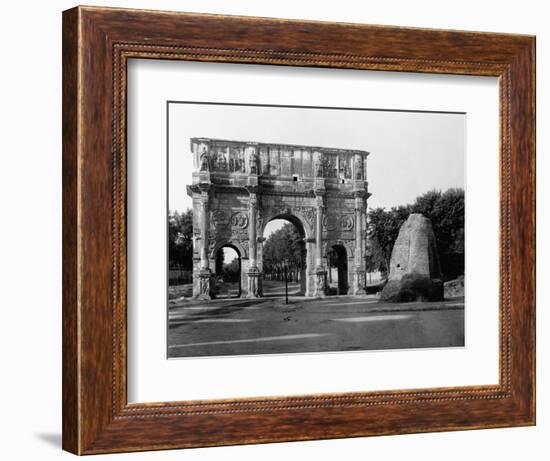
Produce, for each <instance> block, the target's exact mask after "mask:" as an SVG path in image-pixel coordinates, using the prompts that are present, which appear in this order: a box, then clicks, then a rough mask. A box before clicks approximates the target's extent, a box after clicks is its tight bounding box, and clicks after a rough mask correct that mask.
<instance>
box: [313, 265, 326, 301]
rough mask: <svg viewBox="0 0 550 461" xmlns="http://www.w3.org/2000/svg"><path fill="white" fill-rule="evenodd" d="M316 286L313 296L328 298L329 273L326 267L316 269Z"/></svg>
mask: <svg viewBox="0 0 550 461" xmlns="http://www.w3.org/2000/svg"><path fill="white" fill-rule="evenodd" d="M314 275H315V284H314V287H313V296H314V297H315V298H324V297H325V296H326V294H327V293H326V291H327V290H326V283H327V272H326V271H325V268H324V267H317V268H316V269H315V273H314Z"/></svg>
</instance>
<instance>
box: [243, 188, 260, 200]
mask: <svg viewBox="0 0 550 461" xmlns="http://www.w3.org/2000/svg"><path fill="white" fill-rule="evenodd" d="M244 188H245V189H246V191H247V192H248V194H249V195H250V196H251V197H252V196H253V195H254V196H255V195H257V194H258V191H259V190H260V188H259V187H258V186H257V185H247V186H244Z"/></svg>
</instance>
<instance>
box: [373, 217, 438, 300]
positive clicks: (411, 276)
mask: <svg viewBox="0 0 550 461" xmlns="http://www.w3.org/2000/svg"><path fill="white" fill-rule="evenodd" d="M380 299H381V300H383V301H390V302H409V301H417V300H419V301H420V300H421V301H439V300H442V299H443V282H442V281H441V271H440V266H439V257H438V253H437V247H436V241H435V235H434V233H433V229H432V223H431V221H430V220H429V219H428V218H426V217H425V216H424V215H422V214H420V213H412V214H411V215H410V216H409V218H408V219H407V221H405V222H404V223H403V225H402V226H401V229H399V235H398V237H397V240H396V241H395V244H394V246H393V250H392V255H391V261H390V275H389V280H388V283H387V284H386V286H385V287H384V289H383V290H382V292H381V294H380Z"/></svg>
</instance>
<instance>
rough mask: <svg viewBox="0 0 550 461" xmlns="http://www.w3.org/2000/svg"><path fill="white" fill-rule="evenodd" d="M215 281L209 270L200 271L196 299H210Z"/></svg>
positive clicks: (212, 295) (212, 296)
mask: <svg viewBox="0 0 550 461" xmlns="http://www.w3.org/2000/svg"><path fill="white" fill-rule="evenodd" d="M215 288H216V287H215V281H214V277H213V276H212V272H211V271H210V269H201V270H200V272H199V292H198V294H197V295H196V296H195V298H196V299H204V300H208V299H212V298H214V293H215Z"/></svg>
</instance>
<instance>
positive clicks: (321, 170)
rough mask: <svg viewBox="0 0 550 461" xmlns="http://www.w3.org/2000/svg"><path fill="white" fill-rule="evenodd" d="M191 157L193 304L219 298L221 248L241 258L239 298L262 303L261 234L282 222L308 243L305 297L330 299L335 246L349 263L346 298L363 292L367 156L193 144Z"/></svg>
mask: <svg viewBox="0 0 550 461" xmlns="http://www.w3.org/2000/svg"><path fill="white" fill-rule="evenodd" d="M191 153H192V155H193V173H192V178H193V179H192V184H189V185H188V186H187V193H188V194H189V195H190V196H191V197H192V200H193V296H194V297H195V298H198V299H211V298H213V297H215V295H216V286H215V276H216V275H219V274H216V270H217V268H216V263H215V258H216V252H217V251H218V250H219V249H220V248H221V247H223V246H231V247H233V248H235V249H236V251H237V252H238V253H239V256H240V261H241V297H247V298H256V297H260V296H262V246H263V244H264V241H265V239H264V238H263V233H264V229H265V226H266V225H267V223H268V222H269V221H271V220H273V219H278V218H280V219H286V220H288V221H290V222H292V223H293V224H294V225H295V226H296V227H297V229H298V230H299V231H300V233H301V234H302V236H303V243H304V253H305V260H306V265H305V266H306V267H305V278H304V286H303V291H304V294H305V296H309V297H323V296H325V295H326V294H327V268H328V267H329V264H330V261H329V260H328V258H329V251H330V250H331V249H332V248H333V247H335V246H338V247H341V249H342V250H344V251H340V252H339V255H340V258H341V257H342V255H345V257H347V264H343V263H341V267H345V268H346V270H347V277H346V283H348V282H347V281H349V282H350V283H349V290H347V291H348V294H363V293H365V248H366V224H367V221H366V209H367V200H368V197H369V196H370V194H369V193H368V182H367V156H368V155H369V153H368V152H366V151H360V150H349V149H336V148H327V147H316V146H301V145H289V144H265V143H257V142H248V141H229V140H221V139H210V138H192V139H191ZM341 270H342V269H341ZM341 289H342V290H343V285H342V287H341Z"/></svg>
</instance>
